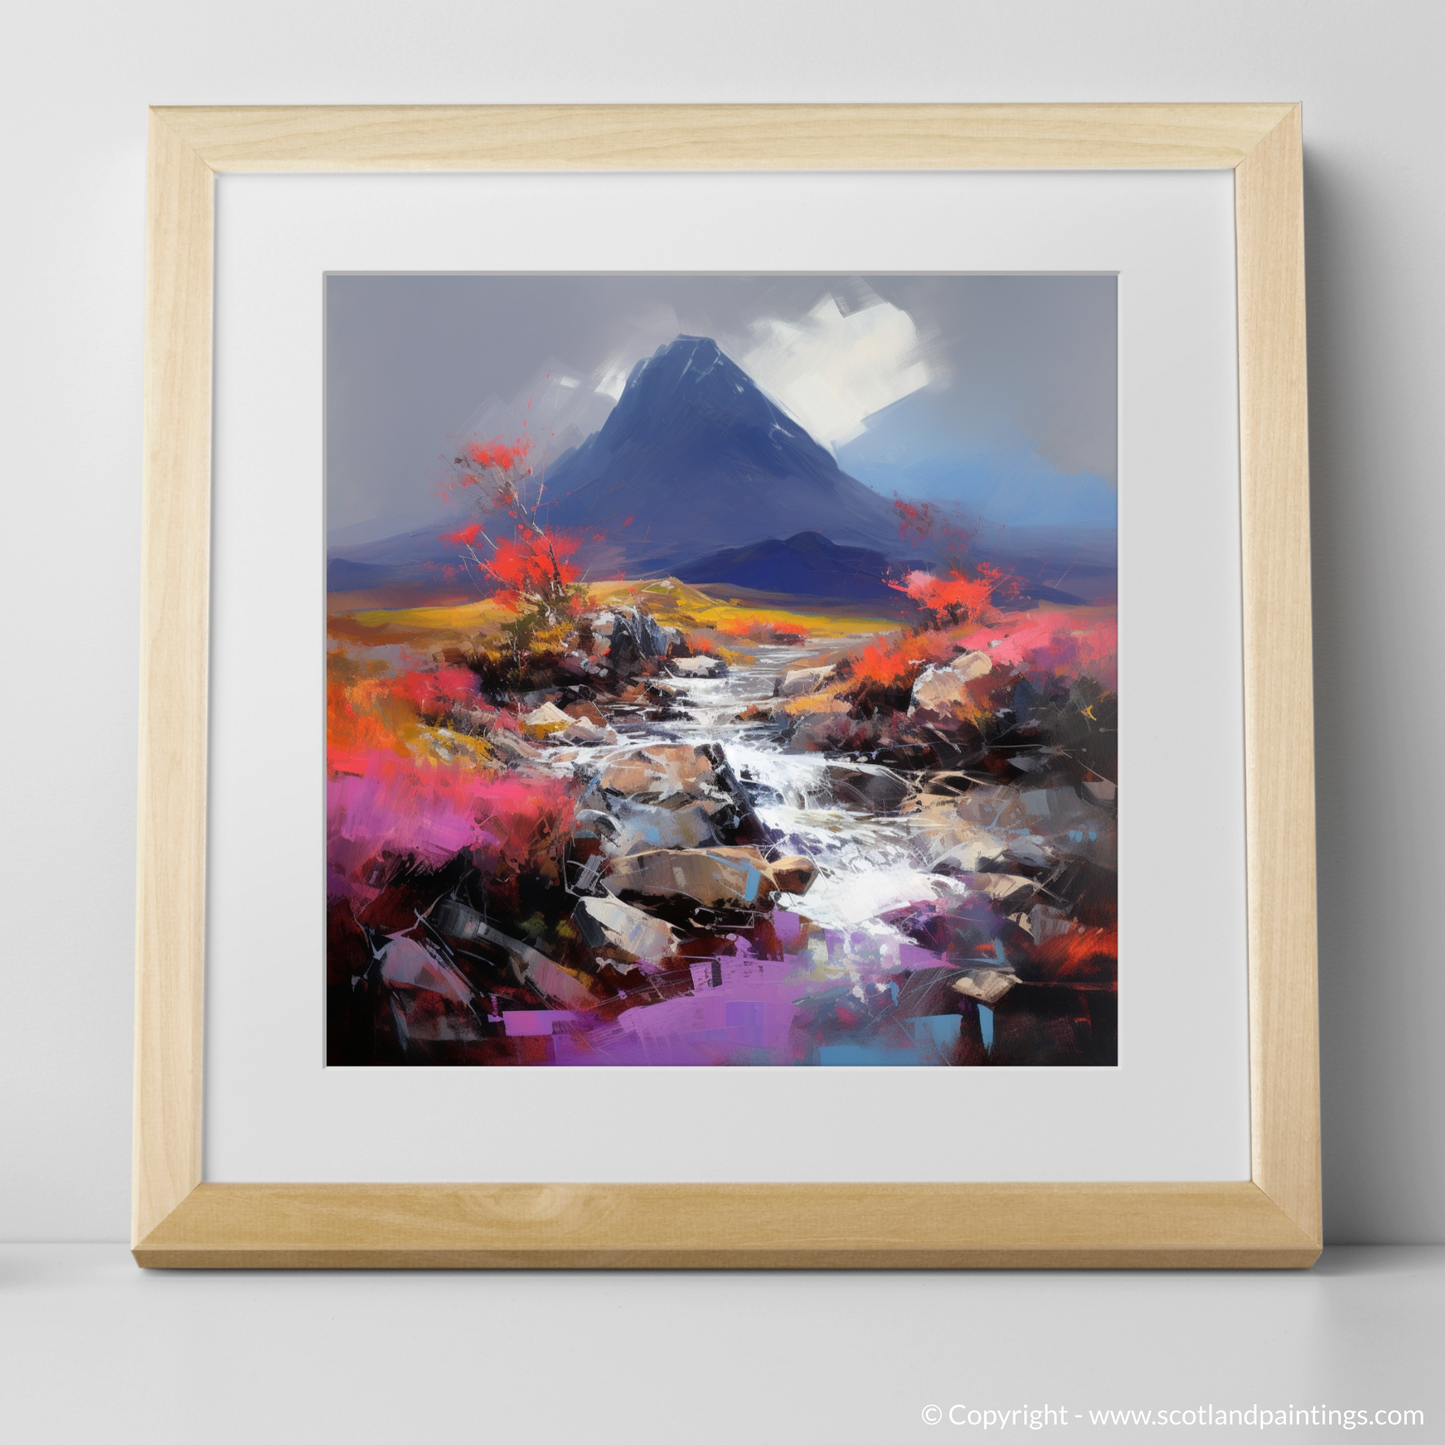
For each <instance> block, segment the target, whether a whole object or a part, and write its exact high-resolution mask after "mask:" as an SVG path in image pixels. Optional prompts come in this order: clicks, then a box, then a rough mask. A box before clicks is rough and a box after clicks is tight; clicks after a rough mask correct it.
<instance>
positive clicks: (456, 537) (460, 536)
mask: <svg viewBox="0 0 1445 1445" xmlns="http://www.w3.org/2000/svg"><path fill="white" fill-rule="evenodd" d="M481 530H482V524H481V523H480V522H473V523H472V524H471V526H470V527H462V528H461V529H460V530H459V531H456V532H443V533H442V541H443V542H446V543H448V544H449V545H450V546H453V547H470V546H471V545H472V543H473V542H475V541H476V540H477V535H478V533H480V532H481Z"/></svg>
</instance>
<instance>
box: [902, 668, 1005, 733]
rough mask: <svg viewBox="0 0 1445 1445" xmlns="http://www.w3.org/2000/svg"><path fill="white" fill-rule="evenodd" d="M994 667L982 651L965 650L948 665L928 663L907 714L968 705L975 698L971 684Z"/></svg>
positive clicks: (914, 691) (914, 687) (935, 711)
mask: <svg viewBox="0 0 1445 1445" xmlns="http://www.w3.org/2000/svg"><path fill="white" fill-rule="evenodd" d="M992 671H993V663H992V661H990V659H989V657H988V654H987V653H983V652H965V653H961V654H960V655H959V656H958V657H956V658H954V660H953V661H952V662H951V663H949V664H948V665H947V666H946V667H925V668H924V669H923V671H922V672H920V673H919V674H918V678H917V680H916V681H915V682H914V684H913V695H912V697H911V698H910V699H909V703H908V715H909V716H910V717H912V716H913V714H914V713H915V712H919V711H924V712H933V713H943V714H948V713H951V712H953V711H954V709H955V708H958V707H968V706H969V705H970V704H971V701H972V699H970V697H969V695H968V684H969V683H970V682H972V681H973V680H974V679H975V678H979V677H983V676H985V675H986V674H988V673H990V672H992Z"/></svg>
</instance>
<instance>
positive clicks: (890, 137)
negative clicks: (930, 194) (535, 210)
mask: <svg viewBox="0 0 1445 1445" xmlns="http://www.w3.org/2000/svg"><path fill="white" fill-rule="evenodd" d="M1288 111H1289V107H1288V106H1287V105H1279V104H1276V105H587V106H419V105H411V106H407V105H393V106H221V107H209V106H197V107H190V106H187V107H176V108H166V109H164V110H162V111H161V112H160V114H161V115H162V116H163V117H164V118H165V120H166V122H167V124H168V125H170V126H171V127H173V129H174V130H175V131H176V133H177V134H178V135H180V136H182V137H183V138H184V139H185V140H186V142H187V143H188V144H189V145H191V146H193V147H194V148H195V150H196V151H197V152H198V154H200V155H201V156H203V157H204V158H205V160H206V163H207V164H208V165H209V166H211V168H212V169H213V170H217V171H231V170H240V171H415V170H437V171H473V170H527V171H545V170H691V169H698V170H713V169H737V170H813V169H825V170H838V169H842V170H909V169H948V168H962V169H972V170H979V169H993V168H1000V167H1002V168H1009V169H1035V168H1040V167H1043V168H1059V169H1062V168H1068V167H1091V168H1096V169H1097V168H1107V169H1119V168H1134V167H1147V168H1154V169H1160V168H1175V167H1185V166H1211V167H1216V168H1229V167H1232V166H1235V165H1238V164H1239V162H1240V160H1241V159H1243V157H1244V156H1245V155H1247V154H1248V152H1249V150H1250V149H1251V147H1252V146H1253V145H1254V144H1255V142H1256V141H1257V140H1258V139H1259V137H1260V135H1261V134H1263V133H1264V132H1265V131H1267V130H1269V129H1270V128H1271V127H1272V126H1274V125H1276V124H1277V123H1278V122H1279V120H1280V119H1281V118H1282V117H1283V116H1284V115H1286V114H1287V113H1288Z"/></svg>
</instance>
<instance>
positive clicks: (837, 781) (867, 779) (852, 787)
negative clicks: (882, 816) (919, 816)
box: [827, 763, 911, 813]
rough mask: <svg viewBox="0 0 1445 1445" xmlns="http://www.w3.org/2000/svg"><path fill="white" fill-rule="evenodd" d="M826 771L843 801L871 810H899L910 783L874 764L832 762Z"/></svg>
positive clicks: (877, 811)
mask: <svg viewBox="0 0 1445 1445" xmlns="http://www.w3.org/2000/svg"><path fill="white" fill-rule="evenodd" d="M827 774H828V785H829V787H830V788H831V789H832V790H833V796H834V797H835V798H836V799H837V800H838V801H839V802H840V803H842V804H843V805H844V806H845V807H853V808H866V809H867V810H868V811H869V812H871V813H893V812H896V811H897V810H898V808H899V806H900V804H901V803H902V802H903V800H904V799H905V798H906V797H907V796H908V794H909V791H910V786H911V785H910V784H909V782H908V780H907V779H906V778H902V777H899V775H898V774H897V773H895V772H893V771H891V770H890V769H888V768H883V767H879V766H877V765H876V764H872V763H829V764H828V767H827Z"/></svg>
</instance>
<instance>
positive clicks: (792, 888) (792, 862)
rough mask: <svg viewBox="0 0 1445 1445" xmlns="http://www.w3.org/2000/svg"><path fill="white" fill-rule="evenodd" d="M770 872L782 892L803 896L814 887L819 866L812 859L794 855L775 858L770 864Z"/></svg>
mask: <svg viewBox="0 0 1445 1445" xmlns="http://www.w3.org/2000/svg"><path fill="white" fill-rule="evenodd" d="M768 871H769V872H770V873H771V874H772V875H773V882H774V883H776V884H777V885H778V887H779V889H781V890H782V892H784V893H795V894H803V893H806V892H807V891H808V889H809V888H811V887H812V886H813V879H815V878H816V877H817V876H818V865H817V864H816V863H814V862H813V860H812V859H811V858H803V857H799V856H797V855H792V856H790V857H787V858H775V859H774V860H773V861H772V862H771V863H769V864H768Z"/></svg>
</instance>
